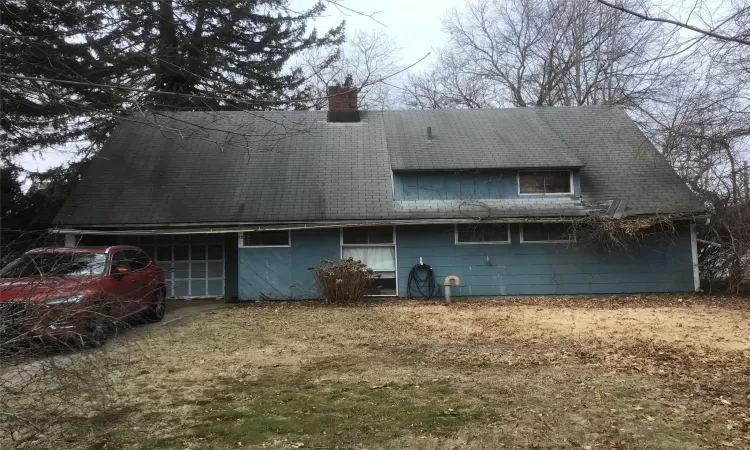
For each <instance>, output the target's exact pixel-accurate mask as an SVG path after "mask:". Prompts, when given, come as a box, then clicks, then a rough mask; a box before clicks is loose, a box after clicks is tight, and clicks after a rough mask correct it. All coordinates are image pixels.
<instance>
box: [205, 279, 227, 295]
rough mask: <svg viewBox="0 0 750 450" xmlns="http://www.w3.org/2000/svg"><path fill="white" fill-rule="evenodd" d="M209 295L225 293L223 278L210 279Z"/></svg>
mask: <svg viewBox="0 0 750 450" xmlns="http://www.w3.org/2000/svg"><path fill="white" fill-rule="evenodd" d="M207 294H208V295H224V282H223V281H222V280H208V292H207Z"/></svg>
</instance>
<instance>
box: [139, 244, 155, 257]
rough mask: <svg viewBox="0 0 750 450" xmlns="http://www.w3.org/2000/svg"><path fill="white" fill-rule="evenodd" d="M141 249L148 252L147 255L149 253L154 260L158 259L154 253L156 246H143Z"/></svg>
mask: <svg viewBox="0 0 750 450" xmlns="http://www.w3.org/2000/svg"><path fill="white" fill-rule="evenodd" d="M141 250H143V251H144V252H146V255H148V257H149V258H150V259H152V260H153V259H156V255H154V247H150V246H141Z"/></svg>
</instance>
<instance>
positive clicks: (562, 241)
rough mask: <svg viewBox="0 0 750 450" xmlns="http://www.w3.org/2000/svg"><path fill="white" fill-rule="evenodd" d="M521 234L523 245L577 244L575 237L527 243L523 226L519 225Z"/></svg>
mask: <svg viewBox="0 0 750 450" xmlns="http://www.w3.org/2000/svg"><path fill="white" fill-rule="evenodd" d="M538 223H565V222H538ZM518 226H519V230H520V231H519V234H520V235H521V243H522V244H572V243H574V242H576V238H575V236H573V239H556V240H554V241H526V240H524V239H523V224H522V223H521V224H519V225H518Z"/></svg>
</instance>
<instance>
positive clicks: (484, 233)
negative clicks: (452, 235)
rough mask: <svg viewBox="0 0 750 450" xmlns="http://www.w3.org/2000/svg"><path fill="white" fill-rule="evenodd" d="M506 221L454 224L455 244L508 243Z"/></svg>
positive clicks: (508, 235) (508, 229)
mask: <svg viewBox="0 0 750 450" xmlns="http://www.w3.org/2000/svg"><path fill="white" fill-rule="evenodd" d="M509 243H510V225H509V224H507V223H471V224H459V225H456V244H509Z"/></svg>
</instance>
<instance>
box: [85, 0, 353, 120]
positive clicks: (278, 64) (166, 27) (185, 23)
mask: <svg viewBox="0 0 750 450" xmlns="http://www.w3.org/2000/svg"><path fill="white" fill-rule="evenodd" d="M89 8H90V11H91V12H92V13H97V14H102V15H103V17H105V22H106V26H105V28H106V29H107V33H106V36H103V37H102V38H101V39H97V40H96V41H95V42H96V45H97V46H96V47H95V48H94V50H95V51H96V52H97V54H99V55H100V58H101V59H102V60H104V61H107V62H108V63H110V64H112V67H113V75H119V77H118V80H117V81H118V82H120V83H123V82H127V83H133V82H135V83H137V84H138V85H139V87H141V88H144V89H149V90H157V91H160V92H165V93H166V92H169V93H178V94H191V95H208V96H219V97H233V98H238V99H242V100H244V102H236V103H235V104H234V105H232V104H228V103H227V102H222V101H216V100H207V99H202V98H190V97H186V96H175V95H144V94H136V95H133V96H131V99H130V100H131V101H132V102H133V103H134V104H137V105H140V106H147V107H149V108H157V109H181V108H191V109H194V108H197V109H230V108H231V107H232V106H235V107H238V108H242V109H269V107H270V105H272V104H267V103H255V102H256V101H258V100H269V99H271V100H283V101H304V99H305V97H306V95H307V92H306V91H305V89H304V88H303V82H304V78H303V77H302V72H301V70H300V69H298V68H288V67H287V66H288V63H289V62H290V58H292V57H293V56H295V55H297V54H299V53H300V52H303V51H305V50H308V49H312V48H319V47H329V46H337V45H339V44H340V43H341V42H342V41H343V23H342V24H341V25H340V26H339V27H336V28H334V29H332V30H330V31H328V32H327V33H325V34H324V35H323V36H318V33H317V31H316V30H312V31H311V32H310V33H308V32H307V23H308V21H309V20H310V19H311V18H313V17H315V16H317V15H319V14H320V13H322V12H323V10H324V9H325V6H324V5H323V3H318V4H317V5H315V6H314V7H313V8H311V9H310V10H308V11H304V12H299V13H295V12H292V11H291V10H289V9H288V5H287V2H286V1H285V0H255V1H247V0H245V1H237V0H160V1H156V2H149V1H139V2H110V1H99V2H94V3H90V4H89Z"/></svg>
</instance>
